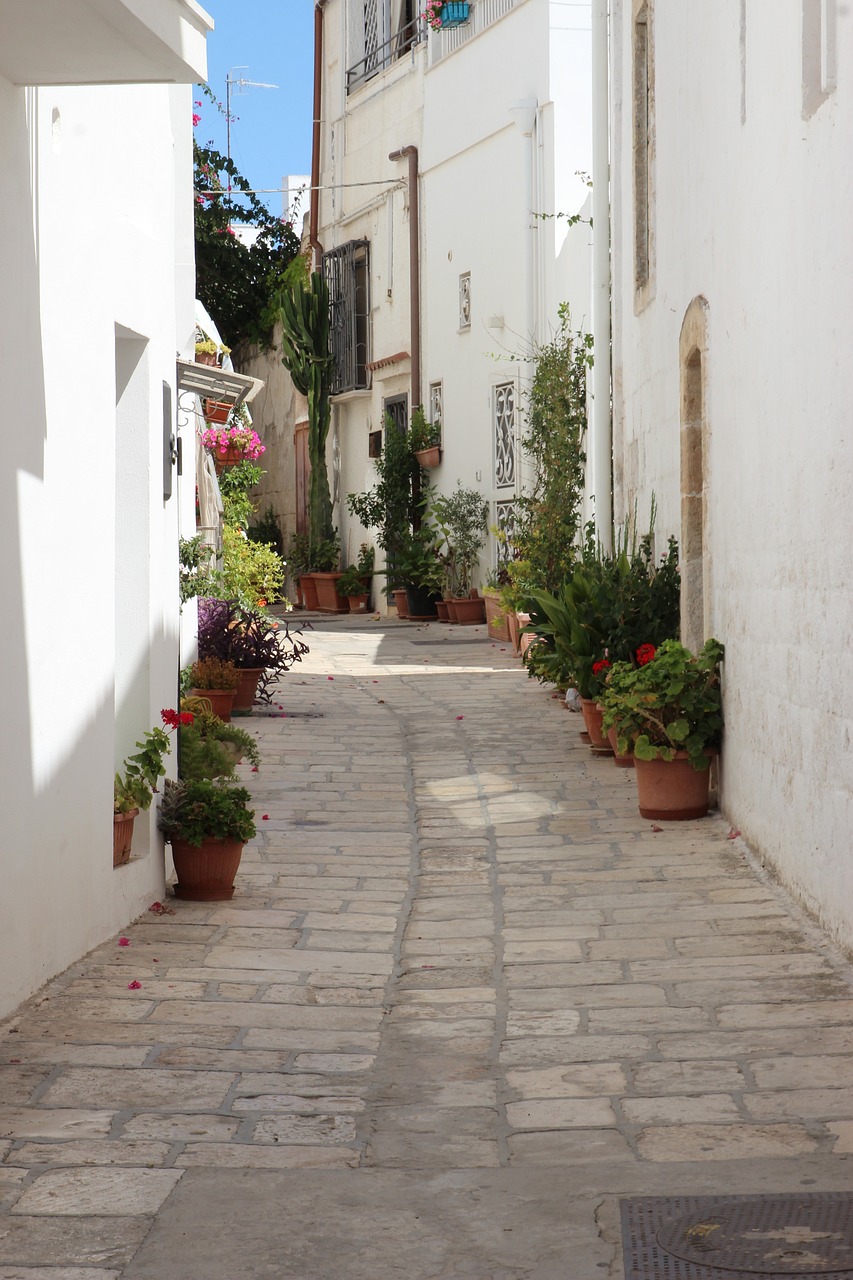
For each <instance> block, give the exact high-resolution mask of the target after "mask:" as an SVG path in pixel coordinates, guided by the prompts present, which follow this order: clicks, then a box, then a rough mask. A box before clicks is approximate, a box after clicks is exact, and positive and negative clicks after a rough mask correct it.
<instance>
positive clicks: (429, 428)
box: [409, 405, 441, 453]
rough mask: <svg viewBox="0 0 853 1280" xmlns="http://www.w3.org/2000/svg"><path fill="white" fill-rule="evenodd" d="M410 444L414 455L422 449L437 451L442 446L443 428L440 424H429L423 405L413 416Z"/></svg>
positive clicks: (419, 406)
mask: <svg viewBox="0 0 853 1280" xmlns="http://www.w3.org/2000/svg"><path fill="white" fill-rule="evenodd" d="M409 444H410V447H411V449H412V451H413V452H414V453H419V452H420V451H421V450H422V449H435V448H437V447H438V446H439V445H440V444H441V427H440V426H439V424H438V423H433V422H427V420H426V415H425V413H424V411H423V407H422V406H421V405H418V407H417V408H416V409H415V411H414V413H413V414H412V424H411V427H410V428H409Z"/></svg>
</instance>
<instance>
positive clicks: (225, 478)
mask: <svg viewBox="0 0 853 1280" xmlns="http://www.w3.org/2000/svg"><path fill="white" fill-rule="evenodd" d="M264 474H265V473H264V470H263V467H259V466H258V465H257V463H255V462H250V461H249V460H248V459H247V458H244V459H243V461H242V462H238V463H237V465H236V466H234V467H228V468H227V469H226V470H225V471H223V472H222V475H221V476H220V477H219V492H220V493H221V494H222V506H223V513H222V515H223V520H224V521H225V523H226V524H228V525H231V526H232V527H235V528H238V529H246V528H248V526H249V525H250V524H251V522H252V520H253V519H254V517H255V504H254V502H252V500H251V498H250V497H249V490H250V489H254V487H255V486H256V485H258V484H260V482H261V479H262V478H263V476H264Z"/></svg>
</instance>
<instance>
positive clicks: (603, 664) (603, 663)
mask: <svg viewBox="0 0 853 1280" xmlns="http://www.w3.org/2000/svg"><path fill="white" fill-rule="evenodd" d="M609 668H610V662H609V660H608V659H607V658H602V659H601V660H600V661H599V662H594V663H593V664H592V674H593V675H594V676H600V675H601V673H602V671H607V670H609Z"/></svg>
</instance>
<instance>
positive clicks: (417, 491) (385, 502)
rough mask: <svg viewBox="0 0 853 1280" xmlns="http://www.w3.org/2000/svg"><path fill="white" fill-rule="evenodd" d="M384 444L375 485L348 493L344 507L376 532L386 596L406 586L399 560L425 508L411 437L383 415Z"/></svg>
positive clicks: (419, 472) (418, 467) (420, 477)
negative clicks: (383, 553)
mask: <svg viewBox="0 0 853 1280" xmlns="http://www.w3.org/2000/svg"><path fill="white" fill-rule="evenodd" d="M384 436H385V439H384V444H383V447H382V453H381V455H380V457H378V458H377V459H376V460H375V466H376V474H377V483H376V484H375V485H374V487H373V488H372V489H368V490H367V491H366V492H365V493H350V494H349V495H348V496H347V506H348V507H349V510H350V513H351V514H352V515H354V516H355V517H356V519H357V520H359V521H360V522H361V524H362V525H363V526H364V528H365V529H375V530H376V541H377V542H378V544H379V546H380V547H381V548H382V550H383V551H384V552H385V573H386V585H385V592H386V595H388V596H390V594H391V592H392V591H393V590H394V588H395V587H404V586H405V585H406V577H405V572H404V571H403V569H402V567H401V565H400V563H399V561H400V556H401V554H402V552H403V548H404V545H405V543H406V540H407V539H408V537H409V536H410V534H411V533H412V530H414V529H417V528H418V527H419V526H420V523H421V518H422V515H423V509H424V498H423V496H422V492H421V480H422V474H423V473H422V470H421V466H420V463H419V462H418V460H417V458H416V457H415V454H414V450H413V449H412V446H411V434H410V432H408V431H401V430H399V428H398V427H397V426H396V425H395V424H394V420H393V419H392V417H391V415H390V414H386V415H385V432H384Z"/></svg>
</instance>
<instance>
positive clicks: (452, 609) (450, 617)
mask: <svg viewBox="0 0 853 1280" xmlns="http://www.w3.org/2000/svg"><path fill="white" fill-rule="evenodd" d="M444 603H445V604H446V605H447V621H448V622H455V621H456V601H455V600H445V602H444Z"/></svg>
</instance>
